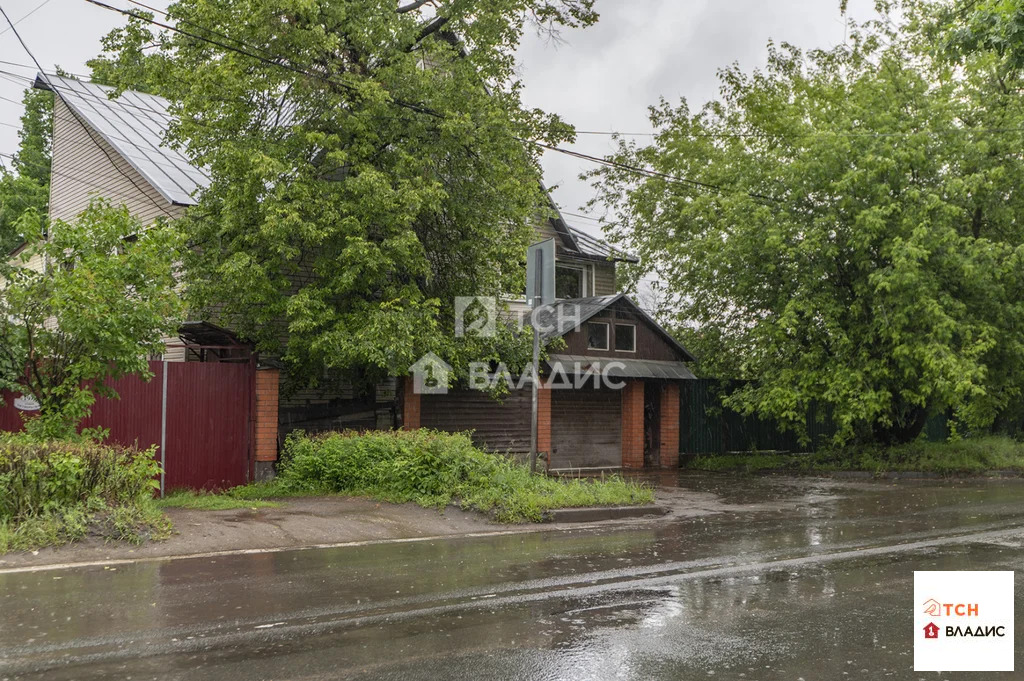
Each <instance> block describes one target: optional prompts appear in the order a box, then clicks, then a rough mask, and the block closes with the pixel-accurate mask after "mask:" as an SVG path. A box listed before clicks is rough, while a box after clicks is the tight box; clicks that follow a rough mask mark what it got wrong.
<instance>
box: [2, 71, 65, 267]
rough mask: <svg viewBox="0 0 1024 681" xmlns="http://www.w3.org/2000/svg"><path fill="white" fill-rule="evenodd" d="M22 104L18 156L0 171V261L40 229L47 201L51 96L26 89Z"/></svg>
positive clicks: (51, 116)
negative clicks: (8, 166) (23, 110)
mask: <svg viewBox="0 0 1024 681" xmlns="http://www.w3.org/2000/svg"><path fill="white" fill-rule="evenodd" d="M22 101H23V103H24V105H25V112H24V113H23V114H22V116H21V129H20V130H19V131H18V137H19V138H20V140H21V141H20V144H19V147H18V152H17V153H16V154H15V155H14V157H13V159H12V162H11V168H10V169H8V168H7V167H0V257H6V255H7V253H8V252H10V251H11V249H13V248H15V247H17V246H18V245H20V244H21V243H22V242H23V241H24V240H25V237H26V236H27V235H28V234H30V233H35V232H37V231H39V230H40V229H41V227H42V224H43V220H45V217H46V209H47V204H48V203H49V198H50V130H51V127H52V118H53V94H52V93H50V92H46V91H43V90H33V89H31V88H30V89H28V90H26V91H25V96H24V98H23V99H22ZM0 165H2V164H0Z"/></svg>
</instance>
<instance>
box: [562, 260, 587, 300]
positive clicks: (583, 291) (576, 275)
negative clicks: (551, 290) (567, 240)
mask: <svg viewBox="0 0 1024 681" xmlns="http://www.w3.org/2000/svg"><path fill="white" fill-rule="evenodd" d="M586 296H587V277H586V270H585V269H584V268H583V267H576V266H573V265H556V266H555V297H556V298H563V299H564V298H585V297H586Z"/></svg>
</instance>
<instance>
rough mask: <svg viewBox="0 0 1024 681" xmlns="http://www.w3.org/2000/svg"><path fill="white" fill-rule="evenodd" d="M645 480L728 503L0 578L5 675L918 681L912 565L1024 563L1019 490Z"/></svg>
mask: <svg viewBox="0 0 1024 681" xmlns="http://www.w3.org/2000/svg"><path fill="white" fill-rule="evenodd" d="M659 480H660V481H661V482H662V483H666V482H668V483H670V484H672V485H678V489H676V490H673V491H672V494H676V495H679V496H680V498H686V497H687V495H690V496H693V497H698V496H701V497H702V498H713V499H715V501H716V504H717V507H718V508H719V509H720V510H721V509H726V510H725V511H724V512H720V513H716V514H703V515H701V514H689V515H688V514H678V515H677V516H675V517H673V518H669V519H660V520H657V521H653V522H648V521H643V522H639V521H638V522H633V523H627V524H619V525H614V526H608V527H603V528H600V529H596V530H594V529H589V530H573V531H559V532H544V533H535V534H518V535H505V536H492V537H477V538H461V539H447V540H440V541H432V542H422V543H407V544H387V545H377V546H362V547H349V548H340V549H320V550H309V551H283V552H278V553H266V554H259V555H240V556H227V557H217V558H203V559H188V560H177V561H162V562H149V563H138V564H133V565H118V566H115V567H108V568H104V567H102V566H99V567H88V568H77V569H68V570H55V571H42V572H21V573H8V574H0V679H6V678H11V679H15V678H46V679H88V678H129V677H130V678H133V679H143V678H156V679H173V678H182V679H184V678H188V679H218V680H219V681H230V680H232V679H307V678H308V679H334V678H357V679H396V680H397V679H402V680H405V679H436V678H444V679H479V678H501V679H705V678H718V679H722V678H724V679H744V680H747V679H793V680H795V679H799V678H804V679H806V680H807V681H810V680H811V679H850V678H857V679H860V678H863V679H877V678H893V679H918V678H922V677H923V676H924V675H922V674H915V673H914V672H913V671H912V667H913V651H912V647H911V640H912V638H911V637H912V625H913V603H912V599H913V588H912V585H913V571H914V570H966V569H969V570H1013V569H1017V568H1018V567H1024V503H1022V501H1024V482H1022V481H990V482H977V481H974V482H956V483H938V482H930V483H923V482H918V483H914V482H900V483H898V484H893V483H891V482H890V483H846V482H839V481H823V480H794V479H783V478H775V479H754V478H751V479H735V478H729V477H718V476H690V475H683V476H680V477H679V479H678V480H676V479H674V478H673V479H672V480H665V479H664V478H660V479H659ZM712 495H713V496H712ZM1016 593H1017V594H1018V598H1020V596H1021V595H1022V594H1024V589H1022V588H1020V586H1019V585H1018V588H1017V591H1016ZM1018 610H1021V603H1020V602H1018ZM1022 650H1024V649H1022V646H1017V653H1018V658H1019V659H1018V668H1019V669H1021V670H1024V660H1022V659H1020V656H1021V654H1022ZM991 677H1000V678H1016V677H1015V676H1014V674H1012V673H1011V674H1004V675H994V674H990V675H986V678H991ZM1021 677H1024V672H1022V673H1021ZM928 678H942V679H945V678H950V679H955V678H972V679H977V678H979V676H978V675H965V674H961V675H956V674H950V675H945V674H944V675H941V676H936V675H934V674H931V675H929V676H928Z"/></svg>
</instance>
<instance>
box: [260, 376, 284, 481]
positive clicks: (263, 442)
mask: <svg viewBox="0 0 1024 681" xmlns="http://www.w3.org/2000/svg"><path fill="white" fill-rule="evenodd" d="M280 382H281V372H280V371H279V370H278V369H260V370H259V371H257V372H256V460H257V461H277V407H278V403H277V392H278V387H279V385H280Z"/></svg>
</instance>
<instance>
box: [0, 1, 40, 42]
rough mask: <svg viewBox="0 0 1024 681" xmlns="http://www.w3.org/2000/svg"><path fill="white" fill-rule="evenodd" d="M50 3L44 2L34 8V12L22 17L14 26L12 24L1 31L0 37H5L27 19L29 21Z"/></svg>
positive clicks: (31, 11)
mask: <svg viewBox="0 0 1024 681" xmlns="http://www.w3.org/2000/svg"><path fill="white" fill-rule="evenodd" d="M49 2H50V0H43V1H42V2H41V3H39V4H38V5H36V6H35V7H34V8H32V10H30V11H29V12H28V13H27V14H23V15H21V18H20V19H18V20H17V21H15V22H14V23H13V24H11V25H10V26H9V27H7V28H5V29H4V30H2V31H0V35H3V34H4V33H7V31H10V30H11V29H12V28H14V27H15V26H16V25H18V24H20V23H21V22H23V21H25V19H28V18H29V17H30V16H32V15H33V14H35V13H36V12H38V11H39V10H41V9H42V8H43V7H45V6H46V5H47V3H49Z"/></svg>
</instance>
